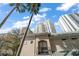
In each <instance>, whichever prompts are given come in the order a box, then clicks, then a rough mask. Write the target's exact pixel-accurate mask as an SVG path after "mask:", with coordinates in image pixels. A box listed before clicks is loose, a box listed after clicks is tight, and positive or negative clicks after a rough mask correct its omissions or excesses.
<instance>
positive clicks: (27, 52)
mask: <svg viewBox="0 0 79 59" xmlns="http://www.w3.org/2000/svg"><path fill="white" fill-rule="evenodd" d="M31 41H33V43H31ZM34 44H35V40H27V41H25V43H24V45H23V48H22V51H21V56H33V55H34Z"/></svg>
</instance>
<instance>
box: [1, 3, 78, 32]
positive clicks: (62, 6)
mask: <svg viewBox="0 0 79 59" xmlns="http://www.w3.org/2000/svg"><path fill="white" fill-rule="evenodd" d="M12 8H13V7H10V6H9V5H8V3H6V4H4V3H2V4H0V22H1V21H2V20H3V19H4V17H5V16H6V15H7V14H8V13H9V11H10V10H11V9H12ZM68 13H79V3H42V4H41V8H40V11H39V14H37V15H35V16H34V17H33V20H32V23H31V26H30V28H31V30H34V28H35V26H36V25H37V24H38V23H39V22H43V21H44V20H50V21H51V22H52V23H53V24H54V25H55V28H56V31H57V32H62V31H61V28H60V27H59V25H58V22H57V21H58V19H59V17H60V16H61V15H64V14H68ZM29 17H30V14H29V12H27V11H26V12H25V13H18V12H16V10H15V11H14V12H13V13H12V14H11V16H10V17H9V18H8V20H7V21H6V23H5V24H4V25H3V27H2V28H1V29H0V33H3V32H8V31H9V30H11V29H13V28H20V27H25V26H27V24H28V21H29Z"/></svg>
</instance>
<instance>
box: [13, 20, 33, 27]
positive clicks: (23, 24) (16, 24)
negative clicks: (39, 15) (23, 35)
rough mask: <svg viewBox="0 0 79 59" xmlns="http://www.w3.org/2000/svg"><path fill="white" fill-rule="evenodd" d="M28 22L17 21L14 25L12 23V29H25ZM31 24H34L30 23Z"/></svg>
mask: <svg viewBox="0 0 79 59" xmlns="http://www.w3.org/2000/svg"><path fill="white" fill-rule="evenodd" d="M28 22H29V19H27V20H24V21H17V22H16V23H14V25H13V28H21V27H26V26H27V25H28ZM31 23H32V24H33V23H34V22H33V21H31Z"/></svg>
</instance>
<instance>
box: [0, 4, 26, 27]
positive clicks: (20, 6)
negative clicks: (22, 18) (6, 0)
mask: <svg viewBox="0 0 79 59" xmlns="http://www.w3.org/2000/svg"><path fill="white" fill-rule="evenodd" d="M9 5H10V6H14V7H13V9H12V10H11V11H10V12H9V13H8V14H7V16H6V17H5V18H4V19H3V20H2V22H1V23H0V28H1V27H2V26H3V24H4V23H5V22H6V21H7V19H8V18H9V16H10V15H11V14H12V12H13V11H14V10H15V9H16V11H18V12H25V9H26V4H24V3H11V4H9Z"/></svg>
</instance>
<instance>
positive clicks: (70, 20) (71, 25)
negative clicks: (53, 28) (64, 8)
mask: <svg viewBox="0 0 79 59" xmlns="http://www.w3.org/2000/svg"><path fill="white" fill-rule="evenodd" d="M58 23H59V25H60V27H61V29H62V31H63V32H73V31H79V13H74V14H65V15H63V16H61V17H60V19H59V21H58Z"/></svg>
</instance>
